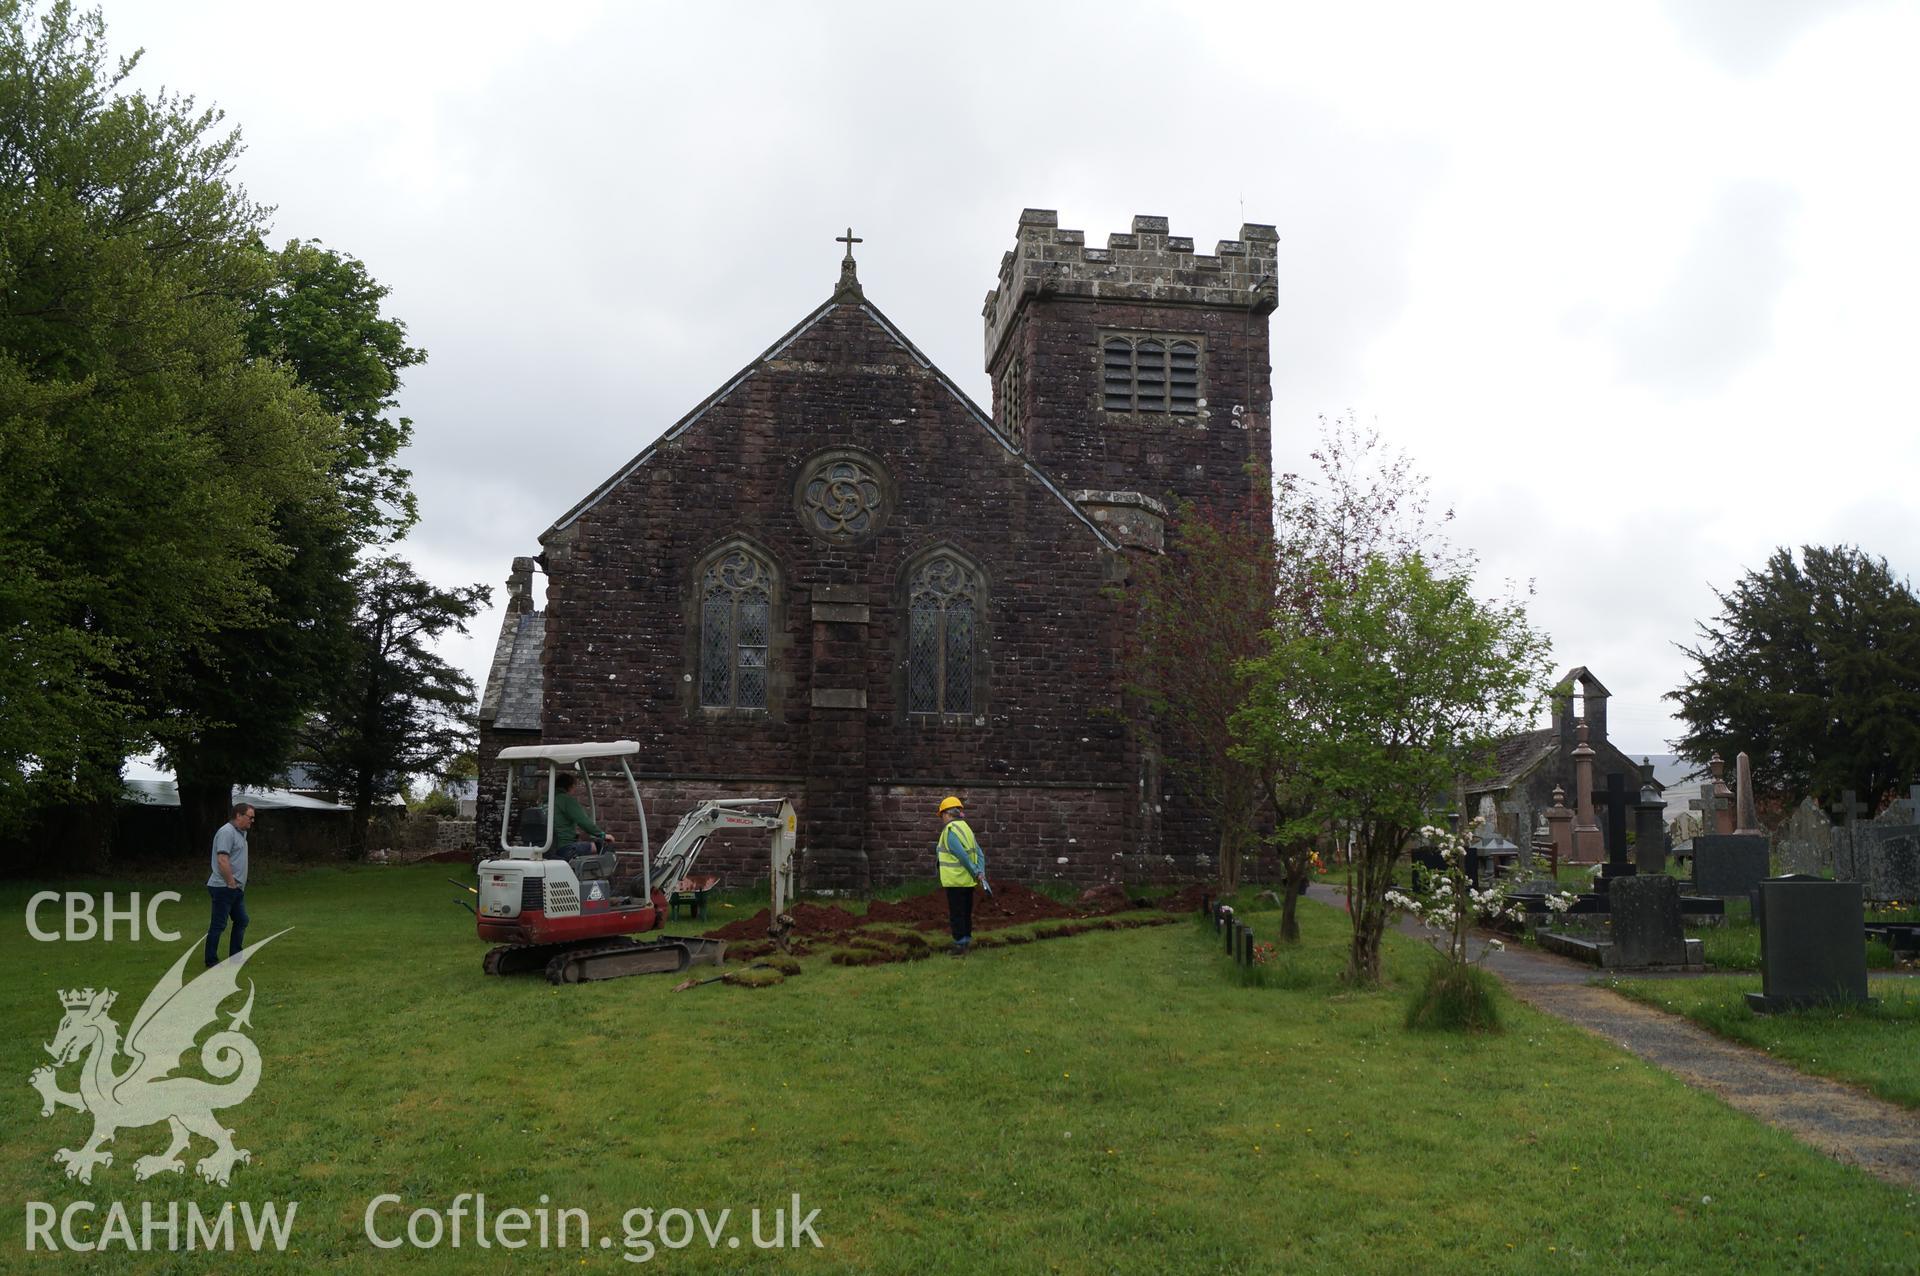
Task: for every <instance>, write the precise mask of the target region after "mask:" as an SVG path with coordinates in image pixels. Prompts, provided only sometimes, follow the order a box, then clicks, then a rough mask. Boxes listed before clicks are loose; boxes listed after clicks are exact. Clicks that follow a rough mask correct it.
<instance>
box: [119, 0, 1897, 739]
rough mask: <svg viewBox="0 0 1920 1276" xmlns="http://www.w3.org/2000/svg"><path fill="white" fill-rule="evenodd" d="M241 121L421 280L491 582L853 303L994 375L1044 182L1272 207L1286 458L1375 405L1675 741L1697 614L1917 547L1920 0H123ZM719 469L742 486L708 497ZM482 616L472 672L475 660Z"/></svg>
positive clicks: (462, 659)
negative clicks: (1779, 573) (1819, 550)
mask: <svg viewBox="0 0 1920 1276" xmlns="http://www.w3.org/2000/svg"><path fill="white" fill-rule="evenodd" d="M104 9H105V13H106V17H107V21H108V27H109V32H110V35H111V38H112V40H113V44H114V48H115V49H116V51H121V52H125V51H131V50H132V49H133V48H135V47H136V46H138V47H144V49H145V50H146V55H145V61H144V63H143V66H142V71H141V75H140V83H141V84H142V85H143V86H146V87H149V88H150V87H153V86H157V85H159V84H163V83H164V84H165V85H167V86H169V87H171V88H178V89H182V90H185V91H188V92H191V93H193V94H195V95H196V96H197V97H198V98H199V99H200V100H201V101H202V102H203V103H209V102H210V103H214V104H217V105H219V106H220V107H222V108H224V109H225V110H226V112H227V114H228V118H229V120H230V121H231V122H233V123H236V124H238V125H240V126H241V128H242V131H243V133H244V135H245V139H246V144H247V151H246V155H245V157H244V158H243V160H242V161H241V165H240V177H241V179H242V180H243V181H244V182H245V184H246V185H247V186H248V188H249V190H250V191H251V193H252V194H253V195H254V197H255V198H256V199H258V200H260V201H261V202H263V203H267V204H271V205H274V206H276V208H277V210H278V211H277V213H276V215H275V218H274V231H275V238H276V239H279V240H284V239H287V238H292V237H295V236H299V237H311V238H318V239H321V240H323V241H325V242H326V243H327V244H328V245H330V246H332V247H335V248H339V249H342V250H345V251H348V252H351V253H353V254H354V255H356V256H358V257H360V258H361V259H362V260H364V261H365V262H366V263H367V265H368V267H369V268H370V269H371V271H372V272H373V274H374V275H375V276H376V277H377V278H378V279H380V280H381V281H383V282H385V283H386V284H388V285H390V286H391V287H392V289H393V293H392V296H391V297H390V298H389V301H388V304H389V310H390V313H392V314H394V315H396V316H398V317H399V318H401V319H403V320H404V321H405V322H406V324H407V326H408V329H409V332H410V334H411V337H412V340H413V343H414V344H416V345H419V346H422V347H424V348H425V349H426V350H427V351H428V353H429V356H430V359H429V362H428V363H427V364H426V365H425V366H424V367H421V368H418V369H414V370H413V371H412V372H410V373H409V375H408V380H407V384H406V387H405V391H404V395H403V406H404V410H405V412H406V413H407V415H409V416H411V417H413V418H414V421H415V434H414V443H413V446H412V449H411V452H410V454H409V456H408V461H409V463H410V464H411V466H412V467H413V470H414V472H415V476H416V478H415V483H416V487H417V490H418V492H419V496H420V510H421V522H420V525H419V527H418V528H417V529H416V530H415V531H414V532H413V534H412V535H411V537H410V538H409V540H408V542H407V545H406V549H407V552H408V553H409V554H410V555H411V557H412V558H413V559H414V560H415V562H416V563H417V564H418V565H419V567H420V568H421V570H422V571H423V572H424V573H425V574H427V575H429V576H431V577H432V578H434V579H436V580H437V581H440V582H441V583H445V584H456V583H469V582H474V581H481V582H486V583H489V584H492V585H494V586H495V587H496V588H495V593H496V597H498V596H499V595H500V594H501V593H502V591H501V590H500V589H499V585H500V583H501V582H502V581H503V580H504V579H505V577H506V573H507V569H508V566H509V562H510V560H511V559H512V557H513V556H514V555H516V554H531V553H534V552H536V551H537V549H538V544H537V541H536V539H535V538H536V537H537V536H538V534H539V533H540V532H541V531H542V530H544V529H545V528H546V527H547V526H548V525H549V524H550V523H551V522H552V521H553V520H554V518H556V517H557V516H558V515H560V514H561V513H563V512H564V511H565V510H566V509H567V508H568V507H569V506H571V505H572V504H573V503H574V502H575V501H577V500H578V499H579V498H580V497H582V496H583V495H585V494H586V493H587V492H588V491H589V490H591V489H592V488H593V487H594V486H595V485H597V484H598V483H599V482H600V481H602V480H603V479H604V478H605V477H607V476H608V475H609V474H610V473H612V472H613V471H614V470H615V469H617V468H618V467H619V466H620V465H621V464H622V463H623V462H625V461H626V460H627V459H628V458H630V457H631V456H632V455H633V454H634V453H636V452H638V451H639V450H640V449H641V448H642V447H644V446H645V445H646V444H647V443H648V442H649V441H651V440H652V439H653V438H654V437H655V436H656V435H657V434H659V433H660V431H661V430H663V429H664V428H665V427H666V426H668V425H670V424H671V423H672V422H673V421H675V420H676V419H677V418H679V417H680V416H681V415H682V414H684V413H685V412H686V411H687V410H688V409H689V408H691V407H692V406H693V405H694V404H696V403H697V402H698V401H699V400H700V399H702V398H703V397H705V396H706V395H707V394H708V393H710V392H711V391H712V390H714V389H715V388H717V387H718V386H719V385H720V384H721V383H722V382H724V381H725V380H726V379H727V378H728V377H729V376H730V375H731V374H732V373H734V372H735V371H737V370H738V369H739V368H740V367H741V366H742V365H744V364H745V363H747V362H748V361H749V360H750V359H752V358H753V357H755V356H756V355H758V354H759V353H760V351H761V350H762V349H764V348H765V347H766V346H767V345H769V344H770V343H772V342H773V341H774V340H775V339H776V338H777V337H779V336H780V335H781V334H782V333H783V332H784V331H785V330H786V329H787V328H788V327H789V326H791V325H792V324H793V323H794V322H796V321H797V320H798V319H800V318H801V317H802V316H804V315H805V314H806V313H807V312H808V311H809V310H811V309H812V308H813V307H814V306H816V305H818V304H819V303H820V302H822V301H824V300H825V299H826V297H827V295H828V294H829V293H830V292H831V290H832V287H833V283H834V280H835V278H836V275H837V262H838V259H839V255H840V252H841V246H840V245H839V244H837V243H835V242H834V237H835V236H836V235H839V234H841V233H843V228H844V227H846V226H847V225H848V224H849V223H851V224H852V226H853V227H854V231H855V233H856V234H858V235H860V236H862V237H864V239H865V241H866V242H865V243H863V244H862V245H860V248H859V260H860V277H861V281H862V283H863V284H864V285H865V287H866V290H867V294H868V296H869V297H870V298H871V299H872V300H873V301H874V302H875V303H877V304H878V305H879V306H880V307H881V308H882V309H883V310H885V311H886V313H887V314H888V315H889V316H891V317H892V318H893V319H894V320H895V321H896V322H898V323H899V324H900V325H901V326H902V328H903V329H904V331H905V332H906V333H907V335H908V336H909V337H910V338H911V339H912V340H913V341H914V342H915V343H916V344H918V345H919V346H920V347H921V349H923V350H924V351H925V352H926V353H927V354H928V356H929V357H931V358H932V359H933V360H934V362H936V363H937V364H939V365H940V366H941V368H943V369H944V370H945V371H946V372H947V373H949V374H950V375H951V376H953V377H954V378H955V379H956V380H957V381H958V382H959V383H960V385H961V386H962V387H963V388H964V389H966V390H967V391H968V392H969V393H971V394H972V395H973V396H974V397H975V399H976V400H977V401H978V402H980V403H982V404H983V405H984V404H986V403H988V401H989V389H988V385H987V380H986V377H985V374H984V373H983V372H982V370H981V360H982V353H981V320H980V305H981V301H982V298H983V297H984V295H985V293H986V291H987V289H988V288H989V287H990V286H992V284H993V283H994V280H995V271H996V269H997V267H998V264H999V260H1000V255H1001V253H1002V252H1004V251H1006V250H1007V249H1008V248H1010V247H1011V246H1012V243H1013V235H1014V227H1015V223H1016V221H1017V219H1018V217H1019V213H1020V210H1021V209H1022V208H1023V207H1040V208H1055V209H1058V210H1059V213H1060V224H1061V225H1062V226H1068V227H1075V228H1079V229H1081V230H1084V231H1085V232H1086V233H1087V242H1088V243H1090V244H1096V245H1097V244H1103V243H1104V242H1105V238H1106V236H1107V234H1109V233H1110V232H1115V231H1121V232H1124V231H1126V230H1128V229H1129V223H1130V219H1131V217H1132V215H1133V214H1135V213H1155V214H1162V215H1165V216H1167V217H1169V218H1170V219H1171V222H1172V226H1171V230H1172V233H1173V234H1176V235H1190V236H1192V237H1193V238H1194V240H1195V242H1196V246H1197V247H1199V248H1200V249H1201V250H1202V251H1204V250H1206V249H1207V248H1209V247H1211V245H1212V243H1213V241H1215V240H1217V239H1221V238H1231V237H1233V236H1234V235H1235V233H1236V232H1237V230H1238V228H1239V226H1240V224H1241V222H1242V221H1253V222H1271V223H1273V224H1275V225H1276V226H1277V227H1278V228H1279V232H1280V239H1281V242H1280V270H1279V275H1280V294H1279V295H1280V306H1279V309H1278V310H1277V311H1276V312H1275V313H1274V315H1273V318H1272V333H1273V364H1274V373H1273V377H1274V421H1273V437H1274V441H1275V452H1276V456H1275V461H1276V464H1277V465H1278V467H1279V468H1281V469H1282V470H1288V469H1298V468H1301V467H1303V466H1304V465H1305V464H1306V452H1307V450H1308V449H1309V447H1310V446H1311V445H1312V443H1313V440H1314V438H1315V436H1316V428H1317V427H1316V422H1317V420H1318V418H1319V417H1321V416H1323V415H1334V414H1339V413H1342V412H1346V411H1349V410H1350V411H1352V412H1353V413H1354V414H1355V415H1356V416H1357V417H1358V418H1359V419H1360V420H1361V421H1362V422H1363V423H1370V424H1375V425H1377V426H1378V427H1379V428H1380V429H1381V431H1382V432H1383V433H1384V434H1385V435H1386V436H1387V437H1388V438H1389V439H1390V440H1391V441H1393V442H1394V443H1397V444H1399V445H1401V446H1403V447H1405V448H1406V449H1407V450H1408V451H1409V452H1411V453H1412V454H1413V456H1414V457H1415V458H1416V460H1417V461H1418V462H1419V464H1420V466H1421V468H1422V469H1424V470H1425V471H1426V472H1427V473H1428V474H1429V475H1430V476H1431V479H1432V487H1433V493H1434V498H1435V501H1436V503H1437V504H1440V505H1452V506H1453V507H1455V508H1456V509H1457V511H1458V515H1459V517H1458V519H1457V521H1456V523H1455V535H1456V539H1458V540H1459V541H1461V542H1462V543H1464V544H1466V545H1468V546H1470V547H1472V548H1473V549H1475V550H1477V551H1478V553H1479V555H1480V558H1481V561H1482V563H1483V565H1484V570H1485V573H1486V576H1487V578H1488V582H1489V584H1493V583H1497V581H1498V580H1500V579H1501V578H1514V579H1517V580H1520V581H1527V580H1532V581H1533V582H1535V585H1536V587H1537V591H1538V592H1537V594H1536V596H1535V600H1534V617H1535V620H1536V622H1537V623H1538V624H1539V625H1540V626H1541V627H1542V628H1544V629H1545V630H1546V631H1547V632H1548V633H1550V634H1551V635H1552V638H1553V642H1554V648H1555V658H1556V661H1557V663H1558V665H1559V666H1560V667H1561V668H1565V667H1568V666H1571V665H1576V664H1584V665H1587V666H1589V667H1591V668H1592V669H1593V671H1594V672H1595V673H1596V674H1597V675H1598V676H1599V677H1600V678H1601V679H1602V680H1603V681H1604V682H1605V683H1606V684H1607V685H1608V687H1609V689H1610V690H1611V691H1612V692H1613V693H1614V696H1613V700H1612V702H1611V707H1610V722H1611V727H1612V734H1613V737H1614V739H1615V740H1616V742H1617V743H1619V744H1621V745H1622V746H1623V747H1625V748H1628V749H1630V750H1633V751H1659V750H1662V749H1663V748H1664V743H1663V742H1664V741H1665V740H1666V739H1668V738H1669V737H1671V736H1672V735H1673V734H1674V727H1673V725H1672V723H1671V720H1670V718H1669V716H1668V713H1667V706H1665V705H1664V704H1663V703H1662V702H1661V700H1660V696H1661V695H1662V693H1664V692H1666V691H1668V690H1671V689H1672V688H1673V687H1675V686H1676V685H1678V683H1679V682H1680V681H1681V679H1682V678H1683V676H1684V673H1685V668H1686V666H1685V662H1684V660H1683V658H1682V657H1681V656H1680V655H1679V653H1678V652H1677V651H1676V650H1675V649H1674V645H1673V644H1674V643H1675V642H1677V641H1685V640H1688V639H1690V637H1691V634H1692V625H1693V622H1694V620H1695V619H1696V618H1698V617H1700V616H1702V615H1706V614H1710V613H1711V612H1712V611H1713V609H1714V606H1715V603H1714V599H1713V594H1712V587H1714V586H1719V587H1722V588H1724V587H1726V586H1728V585H1729V584H1731V583H1732V581H1733V580H1734V579H1736V578H1737V577H1738V575H1739V574H1740V573H1741V572H1742V571H1743V570H1745V569H1748V568H1755V567H1758V566H1760V565H1762V564H1763V563H1764V561H1765V559H1766V556H1767V554H1768V551H1769V550H1770V549H1772V548H1773V547H1774V546H1776V545H1783V544H1785V545H1797V544H1802V543H1808V542H1811V543H1832V542H1837V541H1846V542H1852V543H1858V544H1860V545H1862V546H1863V547H1865V548H1866V549H1868V550H1869V551H1871V552H1874V553H1877V554H1882V555H1885V556H1886V557H1887V558H1888V559H1890V560H1891V562H1892V564H1893V566H1894V568H1895V569H1896V571H1897V572H1899V573H1900V574H1902V575H1911V574H1912V573H1913V572H1914V571H1915V570H1916V569H1917V568H1920V522H1917V521H1916V518H1915V515H1914V508H1915V507H1914V502H1913V496H1912V493H1913V489H1914V485H1915V475H1916V472H1920V466H1917V465H1916V462H1917V461H1920V441H1916V425H1920V411H1916V408H1917V407H1920V403H1917V402H1916V400H1917V399H1920V392H1917V391H1916V381H1915V363H1916V352H1920V319H1916V313H1920V312H1917V311H1916V299H1920V249H1916V240H1917V236H1920V232H1917V231H1916V227H1920V175H1917V167H1916V164H1915V162H1914V156H1915V154H1916V142H1915V137H1914V126H1915V123H1916V121H1920V76H1916V75H1915V74H1914V72H1913V54H1914V51H1915V49H1916V48H1920V6H1916V5H1914V4H1894V3H1872V2H1865V0H1863V2H1861V3H1853V4H1848V3H1841V2H1838V0H1825V2H1823V3H1794V2H1791V0H1713V2H1706V3H1672V4H1634V3H1619V2H1613V3H1608V4H1606V5H1603V6H1602V5H1591V6H1571V5H1541V4H1536V3H1524V4H1515V5H1504V6H1503V5H1470V4H1444V5H1440V4H1432V3H1420V4H1412V5H1407V6H1404V7H1398V6H1374V5H1362V4H1337V5H1336V4H1323V5H1314V6H1300V5H1280V4H1262V5H1257V6H1249V7H1245V8H1241V7H1233V6H1225V5H1221V6H1198V5H1196V6H1178V5H1169V4H1165V3H1156V4H1141V5H1132V4H1127V3H1119V2H1116V0H1103V2H1102V3H1099V4H1060V5H1055V4H1047V3H1035V2H1033V0H1028V2H1027V3H1022V4H1018V5H1008V6H1000V5H985V4H971V5H951V6H942V7H940V8H939V9H937V10H935V9H923V8H922V7H921V6H917V5H910V4H905V3H888V4H872V5H865V4H861V5H855V4H839V5H827V4H799V3H786V4H779V5H775V4H756V5H724V4H713V3H707V4H702V5H688V4H674V5H661V6H641V5H635V4H611V3H610V4H594V3H574V2H571V0H545V2H544V3H542V4H539V5H526V4H499V3H476V2H474V0H463V2H462V3H459V4H445V5H427V4H414V3H408V0H381V2H379V3H363V2H361V0H330V2H329V3H328V4H325V5H288V4H261V3H258V0H248V2H245V3H242V2H239V0H106V3H105V5H104ZM724 497H725V494H724V493H716V498H718V499H724ZM498 623H499V622H498V612H497V610H496V611H495V612H493V613H491V614H489V615H487V616H484V617H483V618H481V620H480V621H479V622H478V623H477V624H476V625H475V627H474V630H473V634H472V637H471V638H470V639H468V640H467V641H465V642H461V643H456V644H454V645H453V646H451V647H450V649H449V650H450V654H451V655H452V656H453V658H455V659H456V660H457V661H458V662H459V663H460V664H461V665H462V666H463V667H465V668H466V669H467V670H468V671H469V672H471V673H472V674H473V675H474V677H475V679H476V681H478V680H481V679H483V678H484V675H485V669H486V662H487V659H488V656H489V654H490V652H491V649H492V643H493V638H494V635H495V632H496V631H497V627H498Z"/></svg>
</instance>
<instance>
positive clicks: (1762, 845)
mask: <svg viewBox="0 0 1920 1276" xmlns="http://www.w3.org/2000/svg"><path fill="white" fill-rule="evenodd" d="M1766 875H1767V839H1766V838H1765V837H1763V836H1761V835H1759V834H1755V833H1702V834H1701V835H1700V836H1699V837H1696V838H1694V839H1693V890H1694V893H1695V894H1697V895H1718V896H1720V897H1721V898H1723V899H1726V898H1732V897H1734V896H1742V897H1744V896H1746V895H1748V894H1750V893H1752V891H1753V888H1754V887H1756V886H1758V885H1759V884H1760V879H1761V878H1763V877H1765V876H1766Z"/></svg>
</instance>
